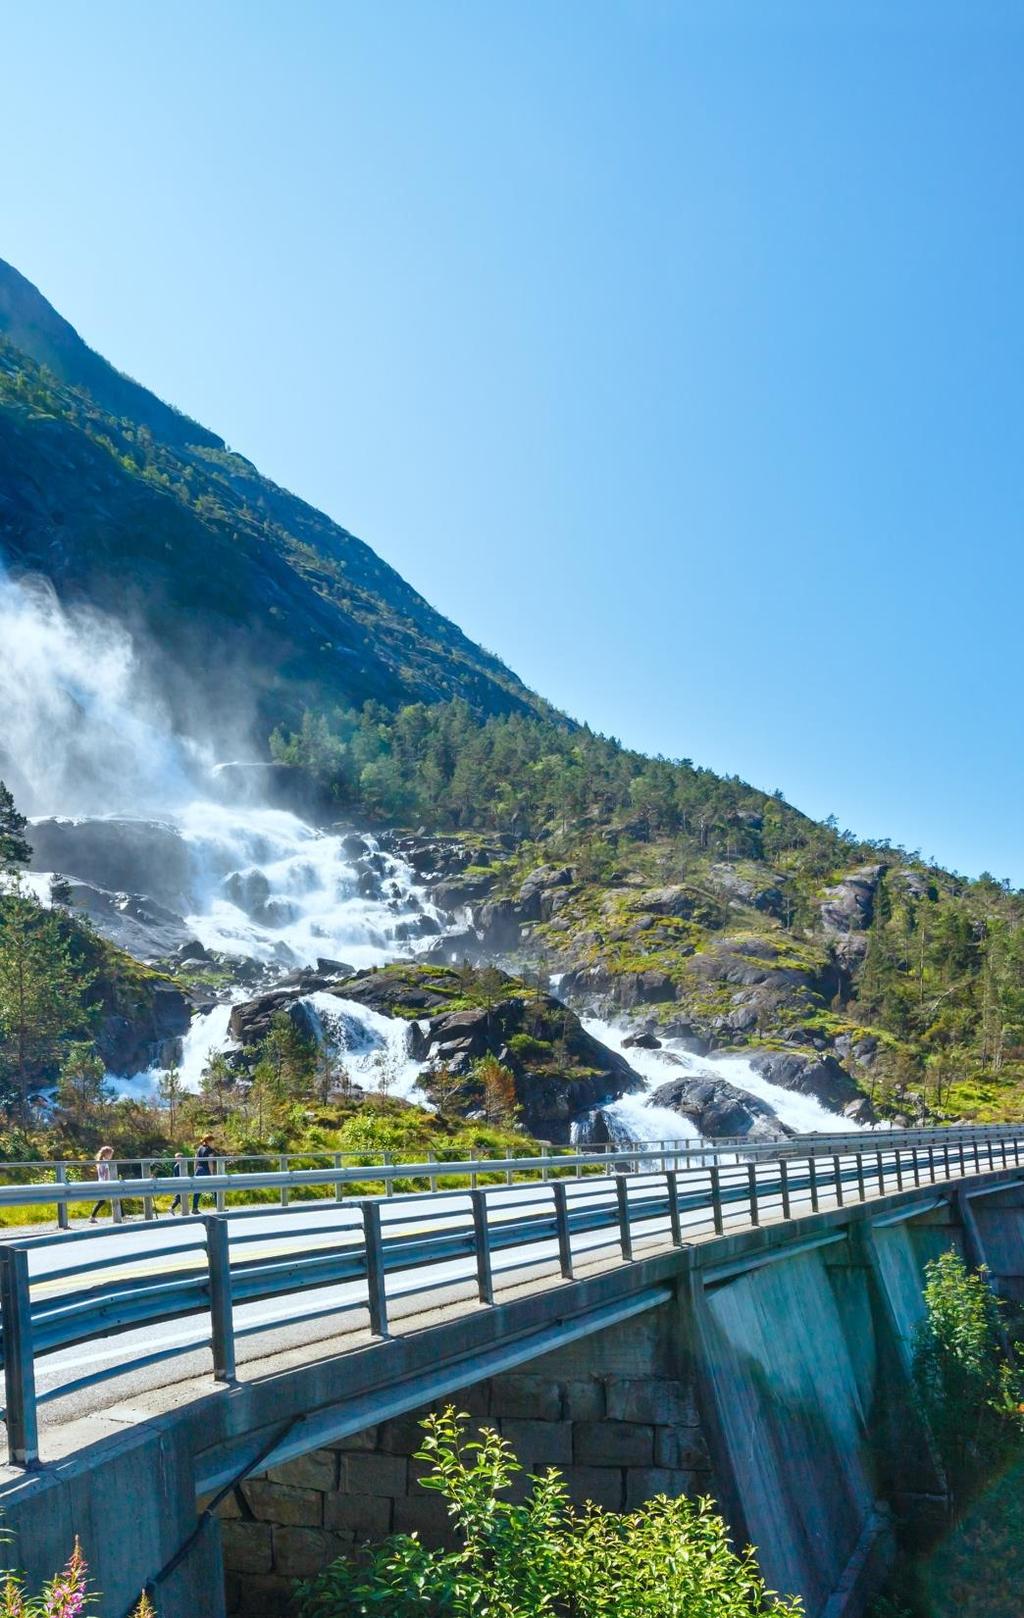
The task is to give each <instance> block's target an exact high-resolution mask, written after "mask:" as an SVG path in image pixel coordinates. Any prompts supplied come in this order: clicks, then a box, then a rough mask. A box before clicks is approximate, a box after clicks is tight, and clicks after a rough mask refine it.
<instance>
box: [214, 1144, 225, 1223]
mask: <svg viewBox="0 0 1024 1618" xmlns="http://www.w3.org/2000/svg"><path fill="white" fill-rule="evenodd" d="M215 1166H216V1169H217V1173H218V1174H221V1175H225V1176H226V1175H227V1172H228V1166H227V1163H226V1162H225V1160H224V1158H223V1157H218V1158H217V1159H216V1165H215ZM213 1205H214V1207H215V1208H216V1210H217V1212H218V1213H225V1212H226V1211H227V1206H228V1204H227V1193H226V1192H225V1191H216V1192H214V1197H213Z"/></svg>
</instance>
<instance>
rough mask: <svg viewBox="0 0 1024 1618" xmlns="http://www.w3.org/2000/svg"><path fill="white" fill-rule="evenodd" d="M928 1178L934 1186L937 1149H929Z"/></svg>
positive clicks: (931, 1147)
mask: <svg viewBox="0 0 1024 1618" xmlns="http://www.w3.org/2000/svg"><path fill="white" fill-rule="evenodd" d="M928 1177H929V1179H930V1180H931V1183H932V1185H934V1184H935V1147H934V1146H929V1147H928Z"/></svg>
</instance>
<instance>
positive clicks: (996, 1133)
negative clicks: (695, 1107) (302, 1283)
mask: <svg viewBox="0 0 1024 1618" xmlns="http://www.w3.org/2000/svg"><path fill="white" fill-rule="evenodd" d="M1015 1130H1016V1126H1014V1125H1007V1124H970V1125H963V1126H961V1125H946V1126H943V1127H942V1128H941V1129H926V1128H921V1129H882V1128H880V1127H873V1128H871V1129H860V1130H856V1131H852V1130H845V1131H842V1132H839V1133H836V1134H833V1135H824V1134H807V1135H784V1136H778V1137H771V1138H763V1139H762V1138H757V1139H751V1138H750V1136H747V1135H719V1136H713V1137H694V1138H693V1139H690V1140H678V1139H674V1140H654V1139H651V1140H644V1141H636V1142H632V1143H625V1142H614V1141H612V1142H607V1143H602V1144H600V1145H596V1144H595V1145H589V1146H586V1147H584V1148H582V1150H583V1152H584V1153H586V1154H599V1155H600V1157H601V1160H602V1161H604V1162H606V1161H607V1160H608V1159H609V1158H615V1159H616V1160H619V1159H622V1158H629V1157H630V1155H631V1154H632V1153H634V1152H636V1151H638V1150H642V1151H646V1152H660V1153H663V1154H667V1155H671V1156H672V1157H673V1158H677V1159H679V1160H680V1161H681V1162H682V1163H683V1164H684V1165H685V1166H686V1167H687V1168H689V1167H690V1166H691V1164H693V1163H702V1162H708V1161H718V1162H723V1163H724V1162H728V1161H730V1160H731V1161H733V1162H740V1161H747V1160H748V1159H749V1158H755V1159H757V1158H765V1157H778V1156H780V1155H783V1154H784V1155H787V1156H802V1155H806V1154H807V1153H808V1152H814V1153H816V1154H817V1155H819V1156H820V1155H828V1154H829V1153H830V1152H834V1151H843V1150H846V1149H848V1148H849V1146H850V1143H851V1141H854V1140H861V1141H864V1140H870V1141H871V1143H872V1146H875V1145H876V1144H882V1145H892V1146H895V1145H896V1144H897V1143H899V1144H900V1145H902V1146H904V1147H909V1146H914V1145H919V1146H920V1145H926V1144H927V1143H928V1141H929V1140H935V1139H942V1140H947V1141H951V1142H958V1141H960V1140H961V1139H963V1140H966V1141H968V1142H973V1141H974V1140H979V1141H986V1140H988V1139H990V1138H991V1139H994V1140H996V1141H998V1140H1000V1139H1001V1138H1003V1137H1004V1136H1005V1137H1006V1138H1008V1139H1012V1138H1013V1136H1014V1133H1015ZM539 1144H540V1149H541V1155H542V1156H543V1157H544V1158H546V1159H550V1167H551V1168H552V1169H553V1168H555V1167H556V1166H557V1165H558V1164H559V1163H564V1162H566V1161H572V1162H575V1161H576V1158H577V1156H578V1155H579V1153H580V1150H581V1148H579V1147H577V1146H556V1145H553V1144H551V1143H550V1142H547V1141H542V1142H540V1143H539ZM170 1161H171V1157H170V1154H163V1155H162V1156H155V1155H154V1156H148V1157H146V1156H139V1157H125V1158H112V1159H111V1160H110V1166H111V1171H112V1177H111V1180H110V1181H109V1182H108V1181H97V1180H93V1181H92V1182H91V1183H92V1187H93V1192H94V1195H93V1197H92V1198H91V1200H92V1201H93V1202H95V1201H97V1200H100V1201H103V1202H109V1203H111V1204H112V1208H113V1218H114V1222H115V1224H120V1223H121V1222H122V1219H123V1210H122V1207H121V1203H122V1202H123V1201H124V1200H127V1198H128V1195H129V1193H126V1192H120V1191H119V1189H118V1188H119V1187H120V1186H121V1185H122V1184H123V1182H124V1180H125V1179H126V1178H128V1179H131V1180H138V1181H140V1182H145V1183H146V1187H147V1189H146V1190H143V1191H142V1192H141V1193H140V1192H139V1191H138V1190H135V1191H133V1192H132V1193H131V1195H132V1196H134V1197H138V1196H140V1195H141V1196H142V1199H143V1202H144V1204H145V1217H146V1218H147V1219H151V1218H153V1217H154V1208H153V1206H152V1201H153V1196H155V1195H157V1194H159V1193H158V1192H156V1191H155V1190H153V1191H152V1194H150V1190H151V1184H150V1183H152V1185H153V1186H155V1184H156V1181H157V1180H158V1179H160V1178H161V1175H160V1170H161V1167H162V1166H163V1165H164V1164H169V1163H170ZM195 1161H196V1160H195V1158H193V1157H191V1156H187V1157H186V1158H185V1162H186V1163H187V1164H190V1165H193V1166H194V1164H195ZM214 1161H215V1163H216V1167H217V1173H218V1174H220V1175H231V1176H233V1177H237V1179H236V1183H235V1184H233V1185H232V1186H231V1187H230V1188H224V1190H223V1191H222V1194H221V1197H220V1198H219V1199H218V1204H217V1206H218V1209H219V1210H223V1208H224V1206H225V1205H226V1204H225V1202H224V1196H225V1195H226V1194H227V1191H228V1190H230V1191H231V1192H235V1191H240V1190H242V1189H244V1188H245V1186H247V1185H252V1184H253V1183H254V1182H253V1178H252V1177H253V1175H258V1174H261V1173H263V1172H271V1171H265V1170H264V1169H263V1167H262V1165H267V1164H274V1165H276V1167H275V1169H274V1170H273V1171H272V1172H274V1173H275V1174H277V1175H278V1176H285V1177H288V1176H291V1175H293V1174H297V1173H298V1172H299V1171H303V1170H308V1169H314V1168H316V1167H317V1166H318V1165H319V1164H321V1163H322V1164H323V1166H324V1168H325V1169H328V1170H330V1171H334V1170H339V1169H343V1168H346V1167H352V1168H362V1169H366V1170H373V1169H381V1170H390V1169H392V1168H394V1169H396V1170H401V1169H402V1168H403V1167H406V1168H408V1167H411V1166H413V1164H414V1162H415V1166H416V1167H417V1169H418V1171H419V1172H418V1173H417V1175H415V1176H413V1177H414V1178H421V1177H422V1168H423V1163H424V1161H425V1162H426V1163H427V1164H428V1165H429V1166H430V1172H429V1174H428V1176H427V1177H428V1178H429V1180H430V1184H431V1189H432V1190H436V1189H437V1182H438V1180H439V1178H442V1177H444V1178H450V1177H451V1176H453V1175H455V1176H458V1175H459V1174H460V1172H461V1173H468V1172H470V1167H471V1154H470V1153H469V1152H464V1151H458V1150H452V1151H450V1152H447V1153H444V1154H443V1155H439V1154H437V1153H429V1154H428V1155H427V1157H426V1159H425V1160H424V1159H419V1160H409V1163H408V1164H403V1162H402V1160H401V1159H400V1158H397V1157H396V1154H395V1153H394V1152H393V1151H378V1152H374V1151H365V1150H364V1151H355V1150H354V1151H349V1152H333V1151H324V1152H273V1153H248V1154H244V1155H235V1156H232V1155H230V1154H221V1155H218V1156H217V1157H216V1158H215V1159H214ZM484 1161H485V1160H484V1159H479V1158H478V1159H476V1160H475V1163H476V1168H475V1173H477V1174H481V1173H484V1172H486V1170H485V1169H483V1168H482V1167H481V1163H483V1162H484ZM488 1161H489V1160H488ZM531 1162H532V1160H531V1159H523V1163H524V1165H525V1166H529V1165H530V1164H531ZM489 1167H490V1168H492V1169H500V1170H501V1171H503V1172H506V1173H511V1172H515V1171H514V1170H509V1169H508V1167H507V1160H506V1159H501V1160H500V1162H499V1161H498V1159H495V1160H494V1162H493V1163H489ZM76 1170H78V1171H81V1174H80V1179H81V1180H83V1181H84V1180H87V1179H88V1178H89V1176H91V1175H94V1174H95V1172H96V1164H95V1160H94V1159H92V1158H80V1159H75V1158H61V1159H57V1158H50V1159H38V1160H35V1161H31V1162H30V1161H28V1160H24V1161H17V1160H13V1159H12V1160H11V1161H9V1162H4V1163H0V1206H4V1205H5V1204H6V1205H10V1204H11V1201H12V1199H10V1198H8V1197H7V1196H6V1195H5V1193H6V1192H7V1191H8V1190H9V1189H10V1188H11V1187H12V1186H15V1187H22V1186H24V1187H31V1189H32V1191H33V1192H34V1193H35V1194H34V1195H33V1196H31V1197H23V1198H18V1199H16V1205H19V1206H29V1205H38V1204H40V1203H41V1204H44V1205H45V1204H46V1203H51V1202H52V1204H53V1205H54V1208H55V1210H56V1215H57V1221H58V1224H59V1225H60V1228H61V1229H63V1230H67V1229H69V1228H70V1226H69V1221H68V1214H67V1207H68V1201H69V1199H68V1198H66V1197H64V1196H63V1195H62V1188H63V1187H64V1186H66V1185H69V1184H75V1183H76V1181H75V1178H74V1171H76ZM124 1171H130V1172H129V1173H127V1174H126V1173H125V1172H124ZM22 1174H25V1175H33V1176H35V1175H40V1176H45V1178H31V1179H30V1178H24V1179H21V1178H12V1177H13V1176H16V1175H22ZM243 1176H244V1179H243ZM408 1177H410V1176H409V1175H404V1176H403V1175H402V1174H401V1173H398V1174H396V1175H390V1174H389V1175H384V1174H374V1173H367V1174H363V1175H362V1176H360V1178H361V1179H363V1180H368V1181H370V1182H373V1181H375V1180H378V1179H385V1180H386V1183H387V1184H388V1185H389V1186H390V1185H391V1184H392V1182H393V1180H394V1179H395V1178H408ZM324 1178H325V1179H326V1176H325V1177H324ZM309 1183H310V1182H309V1181H308V1180H305V1181H300V1180H299V1179H295V1180H294V1181H292V1180H290V1179H287V1178H286V1179H280V1178H279V1179H275V1180H274V1181H272V1182H270V1181H268V1182H267V1184H273V1185H274V1186H276V1187H278V1188H279V1196H280V1201H281V1204H282V1206H287V1203H288V1192H289V1187H290V1185H292V1184H294V1185H295V1186H297V1187H298V1186H299V1185H303V1184H304V1185H308V1184H309ZM313 1183H315V1184H320V1183H323V1182H322V1181H320V1180H317V1181H314V1182H313ZM185 1184H186V1178H185V1177H176V1178H175V1180H174V1192H173V1193H172V1195H173V1194H174V1193H176V1192H177V1191H179V1190H180V1189H181V1188H182V1187H183V1186H184V1185H185ZM111 1188H113V1189H114V1193H115V1194H114V1195H110V1194H109V1193H110V1191H111ZM189 1192H190V1194H191V1182H190V1181H189ZM70 1200H77V1201H83V1200H86V1199H84V1198H81V1197H78V1198H73V1199H70Z"/></svg>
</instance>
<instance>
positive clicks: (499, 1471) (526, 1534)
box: [298, 1407, 801, 1618]
mask: <svg viewBox="0 0 1024 1618" xmlns="http://www.w3.org/2000/svg"><path fill="white" fill-rule="evenodd" d="M467 1420H468V1418H467V1417H466V1416H464V1415H461V1414H456V1412H455V1410H454V1409H453V1408H452V1407H449V1408H448V1409H447V1410H445V1411H444V1412H443V1414H440V1415H436V1414H435V1415H432V1416H429V1417H428V1418H427V1420H426V1421H425V1422H424V1423H423V1426H424V1430H425V1433H426V1437H425V1439H424V1444H423V1448H422V1450H421V1451H420V1452H419V1455H418V1456H417V1459H419V1460H424V1461H426V1462H427V1463H428V1465H429V1467H430V1471H429V1473H428V1475H427V1476H426V1477H424V1478H423V1479H422V1480H421V1482H422V1485H423V1487H424V1488H427V1489H433V1490H434V1491H436V1492H437V1493H438V1494H440V1495H441V1496H442V1497H443V1499H444V1500H446V1501H447V1503H448V1511H449V1514H450V1516H451V1519H452V1528H453V1538H454V1539H455V1541H456V1548H455V1549H454V1550H448V1551H435V1550H429V1549H428V1548H427V1547H426V1546H424V1545H423V1544H421V1543H420V1541H419V1539H418V1538H417V1537H416V1536H415V1535H411V1536H410V1535H404V1534H396V1535H393V1536H392V1537H391V1538H390V1539H387V1540H385V1541H384V1542H383V1543H382V1544H381V1545H378V1546H375V1547H372V1548H370V1549H368V1551H367V1552H366V1554H365V1555H364V1556H363V1557H362V1558H360V1559H356V1560H340V1561H337V1562H335V1563H333V1564H332V1565H331V1566H330V1567H329V1568H327V1569H326V1570H325V1572H323V1573H322V1574H320V1576H319V1577H318V1578H316V1579H314V1580H312V1581H311V1582H310V1583H307V1584H304V1585H302V1586H300V1588H299V1592H298V1605H299V1610H300V1612H301V1613H302V1615H303V1618H363V1615H366V1618H369V1615H376V1618H385V1615H386V1618H797V1615H798V1614H799V1613H800V1612H801V1607H800V1603H799V1602H798V1601H788V1600H782V1599H780V1598H779V1597H777V1596H775V1595H773V1594H772V1593H771V1592H770V1591H768V1590H766V1589H765V1585H764V1581H763V1580H762V1578H761V1576H760V1574H759V1572H758V1569H757V1565H756V1563H755V1561H754V1558H753V1554H752V1552H749V1551H748V1552H746V1553H745V1554H744V1555H742V1556H739V1555H737V1554H736V1552H735V1551H733V1549H732V1548H731V1546H730V1544H729V1540H728V1535H727V1532H726V1528H725V1524H724V1523H723V1522H722V1520H721V1518H720V1517H718V1516H716V1515H715V1513H714V1511H713V1510H712V1508H711V1502H710V1501H708V1500H701V1501H692V1500H686V1499H679V1500H669V1499H666V1498H665V1497H664V1496H659V1497H658V1499H656V1500H651V1501H649V1502H648V1503H647V1504H646V1505H644V1506H641V1507H640V1509H639V1510H638V1511H633V1512H630V1513H628V1514H626V1515H620V1514H618V1513H617V1512H611V1511H602V1510H601V1509H599V1508H598V1507H597V1506H593V1505H588V1506H586V1507H585V1509H584V1510H583V1511H581V1512H577V1511H575V1510H574V1509H573V1508H572V1507H571V1506H570V1504H569V1500H568V1495H567V1492H566V1488H565V1484H564V1482H563V1480H562V1477H561V1475H560V1474H559V1473H558V1472H557V1471H555V1470H554V1469H552V1470H550V1471H548V1472H546V1473H545V1474H544V1475H543V1476H542V1477H535V1478H533V1479H532V1483H533V1488H532V1490H531V1492H530V1495H529V1497H528V1499H527V1500H525V1501H524V1502H523V1503H522V1504H513V1503H512V1502H511V1501H509V1500H503V1499H502V1498H501V1495H502V1493H503V1491H505V1490H507V1489H508V1488H509V1486H510V1485H511V1483H512V1482H513V1479H514V1478H515V1476H516V1474H517V1473H519V1472H521V1471H522V1468H521V1466H520V1465H519V1463H518V1462H517V1460H516V1458H515V1455H514V1454H513V1452H512V1449H511V1447H510V1446H509V1445H508V1444H507V1443H506V1442H505V1441H504V1440H503V1439H501V1438H499V1437H498V1435H497V1434H496V1433H493V1432H489V1431H487V1430H486V1429H485V1430H484V1431H483V1433H482V1434H481V1436H480V1438H479V1439H473V1440H469V1439H467V1437H466V1426H465V1423H466V1421H467Z"/></svg>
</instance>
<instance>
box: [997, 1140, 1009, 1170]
mask: <svg viewBox="0 0 1024 1618" xmlns="http://www.w3.org/2000/svg"><path fill="white" fill-rule="evenodd" d="M999 1149H1000V1151H1001V1153H1002V1158H1003V1168H1004V1169H1007V1168H1009V1166H1010V1165H1009V1163H1008V1162H1007V1161H1006V1137H1005V1136H1004V1137H1003V1139H1002V1140H1001V1141H1000V1142H999Z"/></svg>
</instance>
